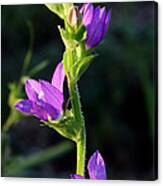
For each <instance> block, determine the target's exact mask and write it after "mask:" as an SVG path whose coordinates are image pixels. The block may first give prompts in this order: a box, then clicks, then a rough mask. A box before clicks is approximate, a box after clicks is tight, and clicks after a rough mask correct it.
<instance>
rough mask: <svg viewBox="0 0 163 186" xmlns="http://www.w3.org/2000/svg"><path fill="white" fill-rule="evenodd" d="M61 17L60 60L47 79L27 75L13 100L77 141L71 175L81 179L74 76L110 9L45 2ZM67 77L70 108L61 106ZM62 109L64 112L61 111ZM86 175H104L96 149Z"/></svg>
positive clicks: (81, 138)
mask: <svg viewBox="0 0 163 186" xmlns="http://www.w3.org/2000/svg"><path fill="white" fill-rule="evenodd" d="M46 6H47V7H48V8H49V9H50V10H51V11H52V12H54V13H55V14H57V15H58V16H59V17H60V18H62V19H63V20H64V23H65V24H64V25H65V28H61V27H59V31H60V34H61V37H62V40H63V42H64V44H65V52H64V55H63V60H62V62H60V63H59V64H58V65H57V67H56V70H55V72H54V74H53V77H52V80H51V83H50V82H48V81H45V80H39V81H36V80H34V79H28V80H27V81H26V83H25V92H26V94H27V97H28V99H24V100H21V101H19V102H17V103H16V105H15V107H16V109H17V110H19V111H21V112H23V113H26V114H29V115H34V116H36V117H37V118H39V119H40V120H41V121H43V122H44V123H45V124H46V125H47V126H49V127H51V128H53V129H55V130H56V131H57V132H58V133H60V134H61V135H62V136H64V137H67V138H68V139H70V140H73V141H75V142H76V143H77V148H78V149H77V152H80V153H77V171H76V174H73V175H71V178H73V179H85V177H84V168H85V154H86V153H85V149H86V138H85V135H86V134H85V123H84V117H83V115H82V111H81V103H80V96H79V92H78V88H77V80H79V78H80V76H81V75H82V74H83V72H85V70H86V69H87V68H88V65H89V64H90V62H91V61H92V59H94V57H95V56H96V55H95V54H94V53H92V51H93V50H90V49H92V48H94V47H96V46H97V45H98V44H99V43H100V42H101V41H102V39H103V38H104V36H105V34H106V32H107V30H108V26H109V23H110V17H111V12H110V10H106V8H105V7H102V8H100V7H99V6H98V7H96V8H94V7H93V4H91V3H87V4H84V5H83V6H82V7H81V8H80V9H78V7H76V6H74V5H73V4H72V3H68V4H64V3H63V4H56V5H54V4H53V5H50V4H48V5H46ZM65 77H66V78H67V83H68V89H69V94H70V100H71V107H72V108H71V109H68V108H66V109H64V112H63V103H64V93H63V84H64V80H65ZM63 113H64V114H63ZM87 169H88V173H89V176H90V179H106V169H105V163H104V160H103V158H102V156H101V154H100V153H99V151H98V150H97V151H96V152H95V153H94V154H93V155H92V156H91V157H90V159H89V162H88V165H87Z"/></svg>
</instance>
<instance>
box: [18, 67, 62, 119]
mask: <svg viewBox="0 0 163 186" xmlns="http://www.w3.org/2000/svg"><path fill="white" fill-rule="evenodd" d="M64 79H65V73H64V69H63V64H62V63H59V64H58V66H57V67H56V70H55V72H54V74H53V77H52V81H51V83H49V82H48V81H45V80H39V81H36V80H34V79H29V80H27V81H26V83H25V91H26V94H27V97H28V99H25V100H21V101H19V102H18V103H16V105H15V107H16V109H18V110H19V111H21V112H24V113H26V114H30V115H34V116H36V117H38V118H39V119H41V120H43V121H48V120H49V119H52V120H55V119H57V118H58V117H59V116H61V114H62V105H63V101H64V96H63V83H64Z"/></svg>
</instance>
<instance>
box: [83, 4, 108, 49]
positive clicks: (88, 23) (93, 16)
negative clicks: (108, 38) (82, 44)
mask: <svg viewBox="0 0 163 186" xmlns="http://www.w3.org/2000/svg"><path fill="white" fill-rule="evenodd" d="M80 13H81V14H82V15H83V17H82V21H83V24H84V26H85V27H86V30H87V36H86V46H87V47H88V48H93V47H95V46H97V45H98V44H99V43H100V42H101V40H102V39H103V37H104V36H105V34H106V32H107V30H108V26H109V23H110V17H111V11H110V10H109V11H107V10H106V9H105V7H103V8H100V6H98V7H96V8H94V7H93V5H92V3H87V4H84V5H83V6H82V7H81V9H80Z"/></svg>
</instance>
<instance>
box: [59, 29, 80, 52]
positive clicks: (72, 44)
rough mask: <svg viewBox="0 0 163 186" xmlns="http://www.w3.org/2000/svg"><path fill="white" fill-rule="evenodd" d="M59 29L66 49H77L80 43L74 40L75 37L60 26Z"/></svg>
mask: <svg viewBox="0 0 163 186" xmlns="http://www.w3.org/2000/svg"><path fill="white" fill-rule="evenodd" d="M58 29H59V32H60V35H61V38H62V40H63V42H64V45H65V47H66V48H71V49H75V48H76V46H77V45H78V41H77V40H75V39H74V36H73V35H71V34H70V33H69V32H68V31H67V30H64V29H63V28H61V27H60V26H58Z"/></svg>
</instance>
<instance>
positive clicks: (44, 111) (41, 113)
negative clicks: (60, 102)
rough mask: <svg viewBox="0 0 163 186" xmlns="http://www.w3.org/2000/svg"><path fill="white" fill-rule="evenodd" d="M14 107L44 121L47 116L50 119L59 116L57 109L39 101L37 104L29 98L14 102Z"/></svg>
mask: <svg viewBox="0 0 163 186" xmlns="http://www.w3.org/2000/svg"><path fill="white" fill-rule="evenodd" d="M15 108H16V109H18V110H19V111H21V112H24V113H27V114H30V115H34V116H36V117H38V118H39V119H41V120H44V121H47V120H48V119H49V117H50V118H51V119H57V118H58V117H59V111H58V110H56V109H55V108H53V107H52V106H51V105H49V104H47V103H44V102H41V101H40V102H39V104H38V103H34V102H33V101H31V100H22V101H19V102H18V103H16V105H15Z"/></svg>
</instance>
